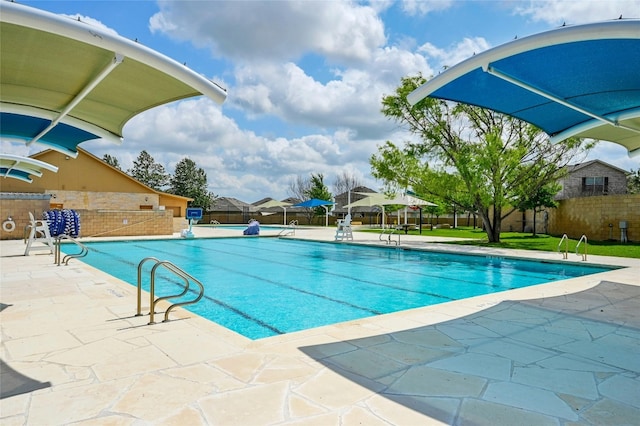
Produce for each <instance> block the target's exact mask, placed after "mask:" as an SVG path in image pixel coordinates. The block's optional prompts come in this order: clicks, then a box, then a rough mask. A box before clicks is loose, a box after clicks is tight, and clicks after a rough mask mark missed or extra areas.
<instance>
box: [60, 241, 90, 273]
mask: <svg viewBox="0 0 640 426" xmlns="http://www.w3.org/2000/svg"><path fill="white" fill-rule="evenodd" d="M63 239H65V240H69V241H71V242H72V243H74V244H75V245H77V246H78V247H80V253H74V254H68V255H66V256H65V257H62V253H61V252H60V243H61V242H62V241H61V240H63ZM54 246H55V248H56V250H55V256H54V260H53V262H54V263H55V264H57V265H58V266H60V263H64V264H65V265H69V261H70V260H71V259H78V258H80V257H85V256H86V255H87V254H88V253H89V249H88V248H87V246H85V245H84V244H82V243H81V242H80V241H78V240H76V239H74V238H72V237H70V236H68V235H65V234H63V235H58V236H57V237H56V240H55V242H54Z"/></svg>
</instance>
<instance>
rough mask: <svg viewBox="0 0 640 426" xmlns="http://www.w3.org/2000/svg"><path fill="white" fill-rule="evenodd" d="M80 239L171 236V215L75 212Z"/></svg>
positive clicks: (162, 212)
mask: <svg viewBox="0 0 640 426" xmlns="http://www.w3.org/2000/svg"><path fill="white" fill-rule="evenodd" d="M76 211H77V212H78V214H80V226H81V228H80V236H81V237H115V236H139V235H171V234H173V232H174V228H173V213H172V212H171V211H168V210H76Z"/></svg>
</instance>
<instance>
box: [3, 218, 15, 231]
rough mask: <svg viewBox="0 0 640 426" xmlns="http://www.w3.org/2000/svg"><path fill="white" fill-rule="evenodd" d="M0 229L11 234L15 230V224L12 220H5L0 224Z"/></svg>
mask: <svg viewBox="0 0 640 426" xmlns="http://www.w3.org/2000/svg"><path fill="white" fill-rule="evenodd" d="M2 229H3V230H4V231H5V232H13V231H14V230H15V229H16V223H15V222H14V221H13V220H5V221H4V222H2Z"/></svg>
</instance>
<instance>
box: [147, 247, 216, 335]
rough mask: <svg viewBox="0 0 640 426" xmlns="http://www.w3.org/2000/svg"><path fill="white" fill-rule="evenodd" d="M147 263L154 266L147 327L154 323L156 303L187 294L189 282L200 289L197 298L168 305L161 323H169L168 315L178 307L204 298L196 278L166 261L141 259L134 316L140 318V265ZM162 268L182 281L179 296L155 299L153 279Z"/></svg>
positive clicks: (202, 286)
mask: <svg viewBox="0 0 640 426" xmlns="http://www.w3.org/2000/svg"><path fill="white" fill-rule="evenodd" d="M147 261H154V262H155V265H153V267H152V268H151V273H150V275H151V283H150V286H149V325H151V324H155V321H154V315H155V309H156V304H157V303H158V302H160V301H161V300H168V299H173V298H176V297H182V296H184V295H185V294H187V292H188V291H189V282H190V281H193V282H195V283H196V284H198V286H199V287H200V293H199V294H198V297H196V298H195V299H193V300H190V301H185V302H178V303H174V304H172V305H170V306H169V307H168V308H167V310H166V311H165V313H164V320H163V321H162V322H168V321H169V313H170V312H171V311H172V310H173V309H175V308H177V307H178V306H185V305H192V304H194V303H197V302H199V301H200V299H202V297H203V296H204V285H202V283H201V282H200V281H199V280H197V279H196V278H194V277H193V276H191V275H190V274H188V273H186V272H185V271H184V270H182V269H180V268H179V267H177V266H176V265H175V264H173V263H171V262H170V261H168V260H158V259H157V258H155V257H146V258H144V259H142V260H141V261H140V263H139V264H138V300H137V302H138V305H137V313H136V315H135V316H141V315H142V265H143V264H144V263H146V262H147ZM160 266H163V267H164V268H165V269H167V270H169V271H170V272H173V273H174V274H175V275H176V276H178V277H180V278H182V279H183V280H184V284H185V285H184V290H183V291H182V292H181V293H179V294H174V295H171V296H163V297H159V298H157V299H156V298H155V277H156V270H157V269H158V268H159V267H160Z"/></svg>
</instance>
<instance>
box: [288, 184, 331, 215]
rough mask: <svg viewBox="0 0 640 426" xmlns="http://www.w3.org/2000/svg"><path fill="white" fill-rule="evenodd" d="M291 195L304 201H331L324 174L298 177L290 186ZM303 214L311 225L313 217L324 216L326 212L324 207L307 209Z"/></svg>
mask: <svg viewBox="0 0 640 426" xmlns="http://www.w3.org/2000/svg"><path fill="white" fill-rule="evenodd" d="M289 195H290V196H292V197H294V198H297V199H299V200H302V201H304V200H308V199H310V198H318V199H320V200H327V201H328V200H331V192H329V189H328V188H327V186H326V185H325V184H324V175H323V174H322V173H318V174H313V173H311V175H310V176H309V177H304V176H300V175H298V176H296V178H295V179H294V180H292V181H291V183H290V184H289ZM303 214H304V216H305V217H306V219H307V223H308V224H311V222H312V220H313V217H314V216H319V215H324V214H325V210H324V208H322V207H317V208H313V207H308V208H307V207H305V208H304V213H303Z"/></svg>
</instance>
